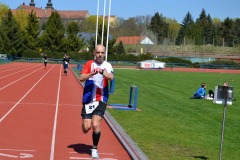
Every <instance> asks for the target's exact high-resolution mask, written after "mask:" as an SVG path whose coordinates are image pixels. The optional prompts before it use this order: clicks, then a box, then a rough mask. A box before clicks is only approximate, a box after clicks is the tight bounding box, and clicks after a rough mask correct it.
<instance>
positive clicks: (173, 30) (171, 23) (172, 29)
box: [167, 18, 181, 44]
mask: <svg viewBox="0 0 240 160" xmlns="http://www.w3.org/2000/svg"><path fill="white" fill-rule="evenodd" d="M167 23H168V39H169V40H170V41H171V42H174V43H173V44H175V40H176V38H177V35H178V33H179V30H180V28H181V25H180V24H179V23H178V22H177V20H175V19H170V18H169V19H167Z"/></svg>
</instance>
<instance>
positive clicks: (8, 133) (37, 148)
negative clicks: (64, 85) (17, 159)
mask: <svg viewBox="0 0 240 160" xmlns="http://www.w3.org/2000/svg"><path fill="white" fill-rule="evenodd" d="M59 70H60V67H54V68H53V69H52V70H49V73H48V72H47V73H45V74H46V76H45V77H43V78H42V79H39V83H38V84H37V85H36V86H35V87H34V88H33V89H32V90H31V91H30V92H29V93H30V94H28V95H27V96H26V97H24V98H23V99H22V101H21V103H19V104H18V105H17V107H16V108H15V109H14V110H13V111H12V112H11V114H9V115H8V116H7V118H6V119H5V120H4V121H3V122H2V123H0V129H2V128H4V132H3V133H0V136H1V137H3V138H4V141H3V142H2V143H1V144H0V148H4V149H12V150H16V149H18V150H28V152H27V154H31V155H32V156H33V157H32V158H33V159H39V160H40V159H49V156H50V146H51V139H52V137H51V136H52V128H53V123H54V120H53V117H54V114H55V105H56V95H57V88H58V86H57V83H56V82H57V81H58V78H59V76H56V71H59ZM16 133H17V134H16ZM12 150H11V152H10V151H9V150H7V151H5V152H4V154H9V155H12ZM29 151H32V152H33V153H32V152H29ZM9 152H10V153H9ZM16 152H17V151H16ZM0 153H1V152H0ZM15 154H17V153H15ZM18 155H20V153H19V152H18Z"/></svg>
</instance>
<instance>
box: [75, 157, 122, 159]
mask: <svg viewBox="0 0 240 160" xmlns="http://www.w3.org/2000/svg"><path fill="white" fill-rule="evenodd" d="M70 159H73V160H79V159H80V160H85V159H92V158H82V157H70ZM98 160H118V159H114V158H98Z"/></svg>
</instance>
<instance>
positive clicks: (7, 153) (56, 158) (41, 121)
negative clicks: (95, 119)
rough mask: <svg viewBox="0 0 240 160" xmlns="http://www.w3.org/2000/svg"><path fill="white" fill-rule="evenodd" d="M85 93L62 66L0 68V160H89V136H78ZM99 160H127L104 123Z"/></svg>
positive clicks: (123, 149)
mask: <svg viewBox="0 0 240 160" xmlns="http://www.w3.org/2000/svg"><path fill="white" fill-rule="evenodd" d="M82 91H83V88H82V86H81V85H80V83H79V81H78V80H77V79H76V77H75V75H74V73H73V72H71V71H70V72H69V74H68V75H67V76H65V75H64V74H63V69H62V65H61V64H48V66H47V69H44V67H43V64H39V63H10V64H2V65H0V160H12V159H29V160H81V159H82V160H83V159H84V160H86V159H91V156H90V149H91V145H92V140H91V132H89V133H88V134H86V135H84V134H83V133H82V131H81V116H80V113H81V107H82V105H81V99H82ZM101 128H102V136H101V139H100V142H99V149H98V150H99V156H100V158H101V159H107V160H129V159H132V158H131V156H130V155H129V153H128V152H127V151H126V150H125V148H124V147H123V146H122V145H121V143H120V141H119V140H118V138H117V137H116V136H115V134H114V133H113V131H112V129H111V128H110V127H109V126H108V124H107V123H106V121H105V120H103V122H102V125H101Z"/></svg>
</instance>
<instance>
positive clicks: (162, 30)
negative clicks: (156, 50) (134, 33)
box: [148, 12, 168, 43]
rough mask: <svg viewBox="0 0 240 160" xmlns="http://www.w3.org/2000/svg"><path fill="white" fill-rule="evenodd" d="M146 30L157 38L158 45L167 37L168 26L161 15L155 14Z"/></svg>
mask: <svg viewBox="0 0 240 160" xmlns="http://www.w3.org/2000/svg"><path fill="white" fill-rule="evenodd" d="M148 28H149V29H150V30H151V31H152V32H153V33H154V34H155V35H156V36H157V39H158V43H163V42H164V39H165V38H166V37H167V36H168V24H167V22H166V21H165V17H163V15H162V14H161V15H159V13H158V12H157V13H155V15H154V16H153V17H152V19H151V22H150V24H149V26H148Z"/></svg>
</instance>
